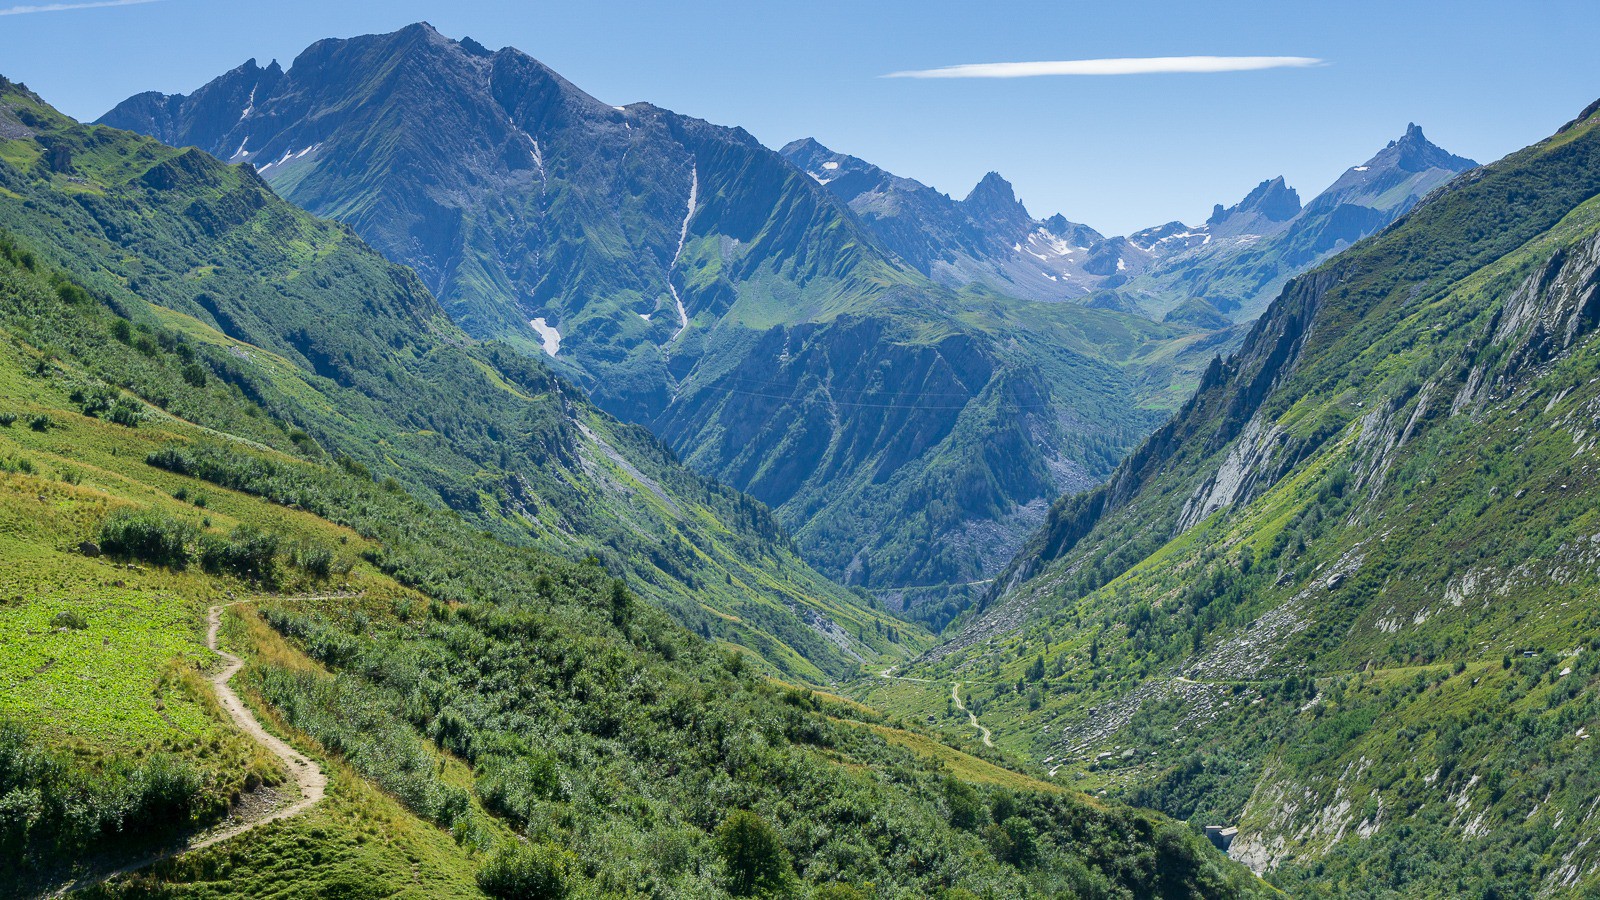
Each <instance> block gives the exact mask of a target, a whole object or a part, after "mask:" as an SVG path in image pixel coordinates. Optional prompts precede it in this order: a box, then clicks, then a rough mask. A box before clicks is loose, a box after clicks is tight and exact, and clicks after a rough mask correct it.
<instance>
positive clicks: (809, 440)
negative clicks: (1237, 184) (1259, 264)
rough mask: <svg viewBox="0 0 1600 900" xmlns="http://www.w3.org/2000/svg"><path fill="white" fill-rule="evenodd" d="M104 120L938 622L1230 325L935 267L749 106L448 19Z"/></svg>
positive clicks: (156, 100)
mask: <svg viewBox="0 0 1600 900" xmlns="http://www.w3.org/2000/svg"><path fill="white" fill-rule="evenodd" d="M101 121H102V122H103V123H105V124H109V125H113V126H116V127H120V128H127V129H132V130H136V131H140V132H143V133H146V134H149V135H151V136H154V137H156V138H158V139H160V140H162V141H165V142H167V143H169V144H174V145H180V146H181V145H194V146H198V147H200V148H201V149H203V150H205V151H207V152H209V153H211V154H213V155H215V156H217V157H218V158H219V159H223V160H228V161H232V162H234V163H250V164H251V165H253V166H254V167H255V168H256V169H257V171H258V172H260V173H261V175H262V176H263V177H264V178H265V179H266V180H267V182H268V183H269V184H271V185H272V186H273V188H274V190H276V191H278V192H280V193H282V194H283V196H285V197H286V198H288V199H289V200H291V201H293V202H295V203H297V204H299V205H301V206H304V207H305V208H307V209H309V210H311V211H312V212H315V213H317V214H320V215H326V216H330V217H333V218H336V219H339V220H341V221H344V222H346V223H348V224H349V225H350V226H351V227H352V228H354V229H355V230H356V232H357V233H358V234H360V235H362V237H363V238H365V239H366V240H368V241H369V242H371V243H372V245H373V246H375V247H376V248H377V249H378V250H380V251H381V252H383V253H385V254H386V255H387V256H388V257H389V258H391V259H393V260H395V261H397V262H401V263H404V264H406V265H408V266H411V267H412V268H413V269H414V270H415V271H416V272H417V273H418V275H419V276H420V277H421V278H422V280H423V281H424V283H425V284H426V285H427V286H428V287H429V288H431V289H432V290H433V291H434V292H435V293H436V294H437V296H438V297H439V299H440V302H441V304H442V305H443V307H444V308H445V310H446V311H447V312H448V313H449V315H450V317H451V318H452V319H453V320H454V321H455V322H456V323H457V324H458V325H459V326H460V327H462V328H463V329H464V330H465V331H466V332H467V333H468V334H470V335H472V336H473V337H475V338H478V339H485V340H489V339H492V340H498V341H502V342H504V343H506V344H507V345H509V346H512V347H517V348H519V349H521V350H523V351H524V352H526V353H528V354H529V355H536V356H544V357H545V358H547V359H548V360H549V361H550V362H551V363H552V365H553V366H554V367H555V368H556V370H557V371H558V372H560V373H562V374H563V375H565V376H567V377H569V378H571V379H572V380H573V381H574V382H576V383H577V384H578V385H579V386H581V387H583V388H584V389H585V390H586V391H587V392H588V393H589V394H590V396H591V397H592V398H593V399H594V401H595V402H596V403H597V404H598V405H599V406H600V407H602V408H603V409H606V410H607V411H609V412H611V413H613V414H614V415H617V416H619V417H621V418H623V419H624V420H627V421H632V422H636V423H640V424H644V425H646V426H648V427H650V428H651V429H652V430H653V431H654V432H655V433H656V434H658V435H660V436H661V438H662V439H663V440H665V441H666V442H667V443H668V444H669V445H670V446H672V448H673V449H674V450H675V451H676V452H677V453H678V454H680V455H681V457H682V458H683V459H684V460H685V461H686V462H687V463H688V464H689V465H690V466H692V467H693V468H695V469H696V470H698V471H700V472H702V473H704V474H707V475H710V476H713V477H716V478H718V479H720V480H722V481H724V482H726V483H728V484H730V485H732V486H734V487H736V488H738V489H740V490H744V491H747V492H749V493H750V494H752V495H753V496H755V497H756V498H757V499H759V500H761V501H762V502H764V503H766V504H767V505H769V506H770V507H771V508H772V509H773V510H774V512H775V514H776V515H777V517H778V519H779V521H780V522H781V523H782V524H783V525H784V526H785V527H786V528H787V529H788V530H789V531H790V532H791V533H792V534H794V536H795V540H796V541H797V543H798V546H799V547H800V548H801V551H802V552H803V553H804V554H805V555H806V557H807V558H808V559H809V560H810V561H811V562H812V563H813V564H814V565H816V566H817V567H818V568H819V569H820V570H822V571H823V572H825V573H827V574H828V575H830V576H832V577H834V578H837V579H840V580H843V581H845V582H846V583H849V584H853V585H860V586H864V587H866V588H869V589H873V590H875V591H877V592H878V593H880V594H881V595H884V596H885V597H886V598H887V599H889V600H890V601H891V603H892V604H893V605H897V606H904V605H906V604H907V603H911V602H913V601H915V600H916V599H918V597H919V596H920V595H917V596H908V592H907V591H905V590H903V589H906V588H924V587H930V588H932V597H933V600H934V601H935V602H934V604H933V606H932V607H931V608H930V610H929V611H927V612H926V613H925V615H926V616H927V617H928V618H930V619H931V620H933V621H935V622H937V621H942V620H943V618H946V617H948V615H949V614H950V613H951V612H953V611H957V610H959V608H960V605H961V603H962V602H964V601H963V599H962V598H963V597H964V596H965V594H964V592H965V588H964V587H962V586H963V585H966V584H967V583H969V582H973V581H978V580H981V579H983V578H985V577H986V576H988V575H990V574H992V573H993V572H994V571H995V570H997V569H998V568H999V567H1000V566H1001V565H1003V564H1004V563H1005V561H1006V560H1007V559H1009V558H1010V556H1011V555H1012V554H1013V553H1014V552H1015V550H1016V548H1017V547H1018V546H1020V543H1021V541H1022V539H1023V537H1024V536H1025V535H1026V534H1027V532H1028V531H1029V530H1031V529H1032V528H1033V527H1035V526H1036V525H1037V524H1038V523H1039V522H1040V521H1041V520H1042V516H1043V513H1044V509H1045V507H1046V506H1047V505H1048V503H1049V501H1050V499H1052V498H1054V497H1055V496H1057V495H1058V494H1060V493H1062V492H1064V491H1069V490H1078V489H1081V488H1084V487H1087V486H1089V485H1091V484H1093V483H1095V482H1096V481H1097V480H1098V479H1100V478H1102V477H1104V475H1105V474H1106V473H1107V472H1109V471H1110V468H1111V466H1112V465H1114V464H1115V461H1116V460H1117V459H1119V458H1120V457H1121V455H1122V454H1123V453H1125V452H1126V451H1127V450H1128V449H1129V448H1131V447H1132V446H1133V445H1134V444H1135V443H1136V442H1137V441H1138V440H1139V439H1140V438H1141V437H1143V435H1144V434H1145V433H1147V432H1148V431H1149V429H1150V428H1152V427H1154V425H1155V424H1156V423H1157V422H1158V421H1159V420H1160V418H1161V417H1162V416H1163V415H1164V414H1165V412H1164V411H1165V410H1166V409H1168V408H1170V407H1171V406H1173V405H1175V404H1176V403H1177V402H1179V401H1180V400H1181V397H1182V396H1183V395H1184V394H1185V393H1186V392H1187V391H1188V390H1189V389H1190V387H1191V386H1192V383H1193V378H1194V377H1195V375H1196V374H1197V373H1198V371H1199V370H1200V369H1201V368H1202V367H1203V366H1204V365H1205V362H1206V360H1207V359H1209V357H1210V355H1211V354H1212V353H1213V352H1214V350H1215V348H1216V347H1217V346H1219V345H1220V344H1221V343H1222V342H1224V341H1225V340H1226V336H1221V337H1219V336H1215V335H1212V334H1211V333H1210V332H1208V331H1205V330H1204V329H1199V328H1195V327H1192V326H1187V325H1161V324H1159V323H1152V322H1150V321H1149V320H1147V319H1144V318H1141V317H1139V316H1133V315H1127V314H1123V313H1119V312H1114V311H1105V310H1086V309H1082V308H1079V307H1074V306H1060V305H1041V304H1032V303H1027V302H1022V301H1017V300H1014V299H1012V298H1009V297H1005V296H1003V295H999V294H996V293H994V292H992V291H985V290H968V291H956V290H952V289H949V288H946V287H944V286H941V285H939V284H935V283H934V282H932V281H930V280H928V279H926V278H924V277H923V276H922V275H920V274H919V273H918V272H916V271H915V270H913V269H911V268H910V267H908V266H907V265H906V264H905V263H904V262H902V261H901V260H900V259H898V258H897V257H896V256H895V255H894V254H893V253H892V252H890V251H889V250H888V249H887V248H886V247H885V246H884V245H883V243H882V242H881V241H880V240H879V239H878V238H877V237H875V236H874V235H873V234H872V233H871V232H869V231H867V230H865V229H864V228H862V227H861V226H860V225H859V224H858V221H857V219H856V217H855V216H854V215H853V214H852V213H851V212H850V210H849V209H847V208H846V207H845V206H844V205H843V204H841V203H840V202H838V201H837V200H836V199H835V197H834V195H833V194H831V193H830V192H829V191H827V190H826V189H824V188H823V186H821V185H819V184H817V183H816V181H814V180H813V179H812V178H809V177H807V176H806V175H805V174H803V173H802V172H800V171H799V170H797V169H796V168H795V167H794V166H792V165H790V164H789V163H788V162H787V161H786V160H785V159H784V158H783V157H782V156H780V155H779V154H777V153H775V152H773V151H771V150H769V149H767V148H765V147H763V146H762V145H761V144H759V143H758V142H756V141H755V140H754V139H753V138H751V136H750V135H749V134H747V133H745V132H744V131H742V130H740V129H737V128H724V127H720V126H714V125H711V124H708V123H706V122H704V121H701V120H698V119H692V118H689V117H686V116H682V115H679V114H677V113H673V112H670V111H668V110H663V109H660V108H657V107H654V106H651V105H649V104H643V103H640V104H633V105H630V106H627V107H621V108H618V107H613V106H610V105H607V104H605V103H602V102H600V101H599V100H596V99H595V98H593V97H591V96H589V95H588V94H585V93H583V92H582V91H581V90H579V89H578V88H577V87H575V86H574V85H572V84H571V83H569V82H567V81H565V80H564V79H562V78H561V77H560V76H558V75H557V74H555V73H554V72H552V71H550V70H549V69H548V68H546V67H545V66H543V65H542V64H540V63H538V62H537V61H535V60H534V59H532V58H531V57H528V56H527V55H525V54H523V53H521V52H519V51H517V50H514V49H509V48H508V49H504V50H499V51H494V52H490V51H488V50H486V49H484V48H483V47H482V46H481V45H479V44H477V43H476V42H473V41H471V40H470V39H466V40H461V41H454V40H450V39H448V38H446V37H444V36H442V35H440V34H439V33H438V32H437V31H436V30H434V29H433V28H432V27H430V26H427V25H425V24H419V25H416V26H412V27H409V28H406V29H403V30H402V31H399V32H396V33H394V34H389V35H373V36H365V37H359V38H352V39H349V40H328V41H321V42H318V43H317V44H315V45H313V46H312V47H310V48H308V49H307V50H306V51H305V52H304V53H302V54H301V55H300V57H299V58H297V59H296V60H295V61H294V64H293V65H292V66H291V67H290V68H289V69H288V70H287V71H285V70H283V69H281V68H280V67H278V66H277V65H276V64H273V65H269V66H267V67H266V68H261V67H259V66H257V65H255V64H254V62H251V63H247V64H246V65H244V66H241V67H240V68H238V69H235V70H234V71H232V72H229V73H227V74H225V75H223V76H221V77H220V78H218V79H217V80H215V81H213V82H211V83H210V84H208V85H206V86H204V87H202V88H201V89H199V90H197V91H195V92H194V93H193V94H190V95H174V96H164V95H160V94H142V95H139V96H136V97H133V98H130V99H129V100H128V101H126V102H124V103H122V104H120V105H119V106H118V107H117V108H116V109H115V110H113V111H112V112H110V113H108V114H107V115H106V116H105V117H104V118H103V119H102V120H101ZM441 137H447V139H441ZM915 593H916V592H914V591H913V592H910V594H915ZM951 594H953V595H954V599H951V597H950V596H948V595H951Z"/></svg>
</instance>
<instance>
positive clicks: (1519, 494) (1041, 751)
mask: <svg viewBox="0 0 1600 900" xmlns="http://www.w3.org/2000/svg"><path fill="white" fill-rule="evenodd" d="M1597 195H1600V117H1596V116H1595V115H1594V108H1591V109H1590V110H1586V111H1585V113H1584V115H1583V116H1582V117H1580V119H1579V120H1577V121H1575V122H1573V123H1572V124H1570V125H1569V126H1567V127H1566V128H1564V129H1563V130H1562V131H1561V132H1560V133H1558V134H1556V135H1555V136H1553V137H1551V138H1550V139H1548V140H1546V141H1543V142H1541V143H1539V144H1537V145H1535V146H1533V147H1530V148H1528V149H1527V150H1524V151H1521V152H1519V153H1517V154H1514V155H1512V156H1510V157H1507V158H1506V159H1504V160H1501V161H1500V162H1497V163H1494V164H1492V165H1490V166H1486V167H1484V168H1483V169H1481V170H1478V171H1476V172H1474V173H1472V174H1471V175H1470V176H1468V177H1466V178H1463V179H1460V180H1458V181H1456V182H1454V183H1452V185H1451V186H1450V187H1449V188H1447V189H1445V190H1443V191H1441V192H1438V193H1435V194H1434V195H1433V196H1432V197H1431V198H1430V199H1429V200H1428V201H1427V202H1425V203H1423V204H1421V205H1420V206H1418V207H1417V208H1415V209H1413V210H1412V211H1411V212H1410V213H1409V214H1407V215H1405V216H1403V217H1402V218H1401V219H1400V220H1399V221H1398V222H1397V223H1396V224H1395V225H1394V226H1393V227H1391V228H1389V229H1387V230H1386V231H1384V232H1383V233H1382V234H1380V235H1379V236H1376V237H1374V238H1372V239H1370V240H1368V241H1365V242H1363V243H1361V244H1359V245H1358V246H1356V247H1355V248H1353V249H1351V250H1349V251H1347V252H1346V253H1343V254H1341V255H1340V256H1339V257H1337V258H1336V259H1334V260H1333V261H1331V262H1329V263H1327V264H1326V265H1324V266H1322V267H1321V268H1318V269H1316V270H1315V271H1313V272H1311V273H1309V274H1307V275H1303V276H1301V277H1299V278H1296V279H1295V280H1293V281H1292V282H1290V284H1289V285H1288V286H1287V287H1286V288H1285V290H1284V292H1283V294H1282V295H1281V296H1280V297H1279V298H1278V299H1277V300H1276V301H1275V302H1274V303H1273V305H1272V306H1271V307H1270V308H1269V310H1268V311H1267V313H1266V314H1265V315H1264V316H1263V317H1262V318H1261V319H1260V320H1259V321H1258V322H1257V324H1256V326H1255V327H1254V329H1253V330H1252V331H1251V333H1250V335H1249V337H1248V338H1247V339H1246V340H1245V342H1244V345H1243V347H1242V348H1241V349H1240V350H1239V352H1238V353H1237V354H1235V355H1234V356H1232V357H1231V358H1230V359H1228V360H1227V361H1226V362H1221V361H1219V362H1217V363H1216V364H1215V365H1214V366H1213V367H1212V369H1211V370H1210V371H1208V372H1207V373H1206V375H1205V376H1204V378H1203V380H1202V385H1201V388H1200V390H1199V392H1198V394H1197V395H1196V396H1195V398H1194V399H1193V400H1192V401H1191V402H1190V403H1188V404H1187V405H1186V406H1185V407H1184V408H1183V409H1182V410H1181V411H1180V413H1179V414H1178V416H1177V417H1176V418H1175V419H1173V421H1172V422H1170V423H1169V424H1167V425H1166V426H1164V427H1162V428H1161V429H1158V430H1157V431H1156V433H1155V434H1154V435H1153V436H1152V437H1151V438H1150V440H1149V441H1147V442H1146V443H1145V445H1144V446H1143V447H1142V448H1140V450H1138V451H1137V452H1135V453H1134V454H1132V455H1131V456H1130V457H1129V458H1128V460H1127V461H1126V462H1125V463H1124V464H1123V465H1122V466H1120V467H1119V469H1118V471H1117V473H1116V474H1115V475H1114V476H1112V478H1111V479H1110V480H1109V481H1108V483H1107V484H1106V485H1105V486H1104V487H1102V488H1099V489H1096V490H1094V491H1091V492H1088V493H1085V494H1080V495H1077V496H1074V497H1070V498H1067V499H1064V500H1063V501H1061V502H1060V503H1058V504H1057V505H1056V506H1055V507H1054V508H1053V509H1052V511H1051V514H1050V521H1049V524H1048V525H1047V526H1046V527H1045V528H1044V529H1042V530H1041V532H1040V533H1039V534H1038V535H1036V536H1035V538H1034V539H1032V541H1031V542H1030V544H1029V547H1028V549H1027V550H1026V551H1025V552H1024V553H1023V554H1022V555H1021V556H1020V557H1019V558H1018V560H1017V561H1016V562H1014V563H1013V564H1012V566H1011V567H1010V568H1009V569H1008V571H1007V572H1006V573H1005V574H1004V575H1003V576H1002V580H1001V582H1000V583H999V584H998V585H997V587H996V588H995V590H994V591H993V592H992V594H991V595H990V597H989V598H988V601H987V603H986V604H985V606H984V608H983V609H982V611H981V613H979V614H975V615H974V616H972V617H971V618H970V619H969V620H968V621H966V622H965V623H963V627H961V628H960V629H959V630H960V634H959V636H958V637H957V638H956V639H955V640H954V641H953V642H952V643H951V644H949V645H948V646H947V647H942V648H940V649H939V650H937V651H935V652H934V653H932V654H930V655H929V656H928V657H926V658H925V660H924V662H923V663H922V665H920V666H919V667H917V671H915V672H913V674H914V675H916V676H919V677H925V678H933V679H961V680H963V681H969V682H974V683H976V684H979V685H982V688H981V690H975V691H973V694H974V696H972V697H971V698H970V700H969V707H975V708H976V711H977V715H978V717H979V720H981V722H982V724H983V725H984V726H985V727H987V728H989V729H990V730H991V731H992V732H993V734H994V739H995V742H996V743H997V744H999V745H1000V746H1002V747H1005V748H1009V749H1011V750H1013V751H1016V752H1018V753H1029V754H1032V755H1034V756H1035V758H1039V759H1041V760H1043V762H1044V763H1045V764H1047V765H1049V766H1051V771H1052V772H1053V773H1054V774H1055V775H1056V777H1058V778H1061V779H1070V780H1071V781H1072V782H1074V783H1076V784H1079V785H1080V786H1084V787H1088V788H1091V789H1097V790H1101V791H1104V792H1105V793H1106V794H1108V795H1110V796H1117V797H1122V798H1125V799H1130V800H1134V801H1140V802H1147V803H1150V804H1153V805H1156V806H1157V807H1158V808H1161V809H1163V810H1165V811H1167V812H1169V813H1171V814H1174V815H1177V816H1180V817H1183V818H1187V819H1189V820H1190V821H1191V822H1198V823H1205V824H1212V823H1215V824H1218V825H1231V824H1237V825H1238V828H1239V833H1238V836H1237V838H1236V839H1235V840H1234V841H1233V844H1232V847H1231V854H1232V855H1233V856H1234V857H1235V858H1237V859H1241V860H1244V861H1246V862H1248V863H1249V864H1251V865H1252V866H1254V867H1256V868H1257V869H1258V870H1261V871H1265V872H1268V873H1270V874H1269V877H1270V878H1271V879H1272V880H1274V881H1275V882H1277V883H1278V884H1280V885H1282V886H1284V887H1285V888H1288V889H1291V892H1292V893H1297V894H1306V895H1326V896H1341V897H1343V896H1392V895H1400V896H1501V897H1521V896H1528V897H1532V896H1536V895H1537V896H1550V895H1573V896H1576V895H1586V894H1584V892H1586V891H1590V892H1592V891H1593V890H1594V889H1595V886H1596V884H1597V883H1600V855H1597V851H1596V849H1595V847H1596V844H1595V840H1594V839H1595V838H1596V836H1597V829H1600V813H1597V806H1596V800H1595V798H1596V796H1597V795H1600V784H1597V783H1596V781H1595V773H1596V772H1597V771H1600V765H1597V764H1600V758H1597V756H1596V754H1597V750H1596V747H1597V745H1596V743H1595V742H1594V741H1593V740H1592V739H1591V737H1592V735H1593V733H1594V732H1596V731H1597V730H1600V653H1597V651H1600V608H1597V607H1596V603H1595V597H1596V592H1597V589H1600V583H1597V582H1600V579H1597V577H1596V571H1597V567H1596V563H1597V562H1600V551H1597V549H1596V548H1597V546H1600V517H1597V513H1596V510H1597V509H1600V503H1597V498H1600V477H1597V476H1600V469H1597V462H1600V460H1597V458H1596V441H1595V437H1596V432H1597V429H1600V343H1597V342H1596V334H1595V331H1596V326H1597V325H1600V196H1597ZM945 683H948V682H945ZM935 687H940V686H939V685H935ZM931 691H932V688H929V689H922V688H920V686H919V685H918V683H916V682H912V681H904V680H901V681H892V682H883V683H879V684H875V685H873V686H871V687H870V688H867V689H864V690H863V692H862V696H864V697H868V698H870V699H871V700H872V701H874V702H880V703H898V704H906V703H922V704H924V705H926V704H927V703H928V701H927V700H926V699H924V700H920V701H919V700H917V699H916V698H917V697H919V696H925V695H928V694H930V693H931ZM963 724H965V723H964V720H963Z"/></svg>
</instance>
